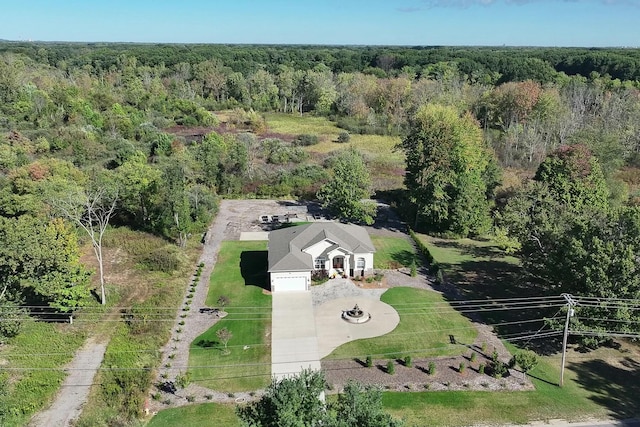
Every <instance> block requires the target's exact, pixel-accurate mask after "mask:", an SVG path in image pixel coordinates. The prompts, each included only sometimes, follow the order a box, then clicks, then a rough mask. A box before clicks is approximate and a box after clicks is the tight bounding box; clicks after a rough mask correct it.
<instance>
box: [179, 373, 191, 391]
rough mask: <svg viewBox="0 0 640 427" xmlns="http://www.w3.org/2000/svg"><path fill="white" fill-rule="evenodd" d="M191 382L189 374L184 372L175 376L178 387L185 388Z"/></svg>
mask: <svg viewBox="0 0 640 427" xmlns="http://www.w3.org/2000/svg"><path fill="white" fill-rule="evenodd" d="M190 382H191V374H190V373H189V372H185V373H184V374H178V375H177V376H176V385H177V386H178V387H180V388H185V387H186V386H188V385H189V383H190Z"/></svg>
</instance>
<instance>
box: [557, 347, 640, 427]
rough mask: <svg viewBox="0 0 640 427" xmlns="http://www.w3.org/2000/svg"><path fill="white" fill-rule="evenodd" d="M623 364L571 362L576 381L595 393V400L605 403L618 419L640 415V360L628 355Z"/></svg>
mask: <svg viewBox="0 0 640 427" xmlns="http://www.w3.org/2000/svg"><path fill="white" fill-rule="evenodd" d="M621 364H622V366H623V367H618V366H612V365H610V364H609V363H607V362H605V361H603V360H589V361H586V362H578V363H571V364H570V365H569V369H571V370H572V371H574V372H575V373H576V374H577V377H576V380H575V381H576V382H577V383H578V384H580V385H581V386H582V387H583V388H584V389H586V390H589V391H590V392H592V393H593V394H592V396H591V397H590V399H591V400H593V401H594V402H596V403H597V404H599V405H602V406H604V407H605V408H607V409H608V410H609V412H610V415H611V416H612V417H615V418H630V417H637V416H638V414H640V399H638V395H640V363H638V362H637V361H635V360H632V359H630V358H628V357H626V358H624V359H623V360H622V361H621Z"/></svg>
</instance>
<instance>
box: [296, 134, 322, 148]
mask: <svg viewBox="0 0 640 427" xmlns="http://www.w3.org/2000/svg"><path fill="white" fill-rule="evenodd" d="M318 142H320V140H319V139H318V135H311V134H307V133H305V134H302V135H298V136H297V137H296V139H294V140H293V145H298V146H302V147H307V146H309V145H316V144H317V143H318Z"/></svg>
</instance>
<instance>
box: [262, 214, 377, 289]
mask: <svg viewBox="0 0 640 427" xmlns="http://www.w3.org/2000/svg"><path fill="white" fill-rule="evenodd" d="M374 252H375V248H374V247H373V243H371V239H370V238H369V234H368V233H367V230H365V229H364V228H363V227H360V226H358V225H353V224H340V223H335V222H314V223H311V224H306V225H298V226H295V227H288V228H282V229H280V230H274V231H272V232H270V233H269V281H270V283H271V291H272V292H283V291H305V290H309V288H310V286H311V274H312V272H314V271H325V272H326V273H327V274H328V275H329V277H332V276H334V275H349V276H354V275H364V274H365V273H366V272H370V271H372V270H373V253H374Z"/></svg>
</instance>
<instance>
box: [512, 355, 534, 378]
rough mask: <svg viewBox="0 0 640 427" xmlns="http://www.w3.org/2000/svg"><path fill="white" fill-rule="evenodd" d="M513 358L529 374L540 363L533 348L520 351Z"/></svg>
mask: <svg viewBox="0 0 640 427" xmlns="http://www.w3.org/2000/svg"><path fill="white" fill-rule="evenodd" d="M513 360H514V362H515V363H516V364H517V365H518V366H520V368H521V369H522V372H524V374H525V375H527V372H529V371H530V370H531V369H533V368H535V367H536V365H537V364H538V355H537V354H536V353H534V352H533V351H531V350H526V351H519V352H517V353H516V354H515V355H514V356H513Z"/></svg>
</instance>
